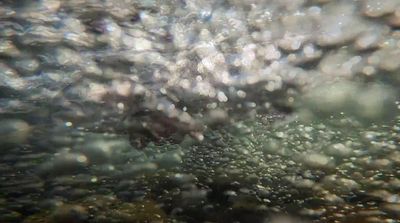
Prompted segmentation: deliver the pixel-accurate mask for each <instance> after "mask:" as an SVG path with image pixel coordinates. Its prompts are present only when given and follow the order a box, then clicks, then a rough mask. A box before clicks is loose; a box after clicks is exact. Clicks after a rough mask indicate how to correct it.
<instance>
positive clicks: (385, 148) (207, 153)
mask: <svg viewBox="0 0 400 223" xmlns="http://www.w3.org/2000/svg"><path fill="white" fill-rule="evenodd" d="M275 119H278V118H277V117H266V116H259V117H257V118H256V119H254V120H253V119H252V120H247V121H242V122H238V123H235V124H232V125H230V126H225V127H221V128H220V129H219V130H212V131H211V130H210V131H207V132H205V140H204V141H203V142H201V143H199V142H195V141H194V140H192V139H190V138H189V137H188V138H187V139H185V140H184V141H183V142H182V143H180V144H171V143H169V142H167V141H165V142H162V143H159V144H153V143H150V144H149V145H148V146H147V147H146V148H145V149H144V150H142V151H139V150H136V149H134V148H132V146H131V145H130V144H129V142H128V139H127V136H122V135H113V134H97V133H90V132H85V131H82V130H78V129H75V128H73V127H72V126H69V127H68V126H65V127H57V128H53V129H47V130H36V131H35V130H34V131H33V132H34V134H33V135H32V137H30V138H29V141H28V143H27V144H25V145H13V144H12V143H8V144H6V145H3V147H2V156H1V162H0V163H1V166H0V173H1V175H0V178H1V179H0V204H1V205H0V206H1V208H0V216H1V217H0V222H24V223H28V222H31V223H34V222H35V223H36V222H43V223H44V222H46V223H47V222H68V223H77V222H273V223H275V222H276V223H279V222H280V223H284V222H301V221H304V222H352V223H358V222H363V223H364V222H398V221H399V220H400V196H399V195H398V194H399V191H400V180H399V176H400V151H399V150H398V144H399V139H400V137H399V136H400V134H399V131H400V122H399V121H400V119H397V120H396V121H395V122H393V123H390V124H389V123H387V124H382V125H379V126H378V125H376V126H369V127H365V126H362V125H360V124H359V123H356V122H354V121H352V120H351V119H346V118H344V117H342V118H337V119H330V120H325V121H315V122H313V123H302V122H300V121H298V120H297V119H296V118H295V117H291V118H286V119H285V120H278V121H275ZM3 122H4V121H3ZM16 122H18V120H8V123H9V125H11V124H10V123H14V124H15V123H16ZM3 124H4V123H3ZM3 126H4V125H3ZM38 128H39V127H38ZM18 134H21V131H20V130H18V131H17V130H16V131H15V135H18ZM15 135H14V137H15Z"/></svg>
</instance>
